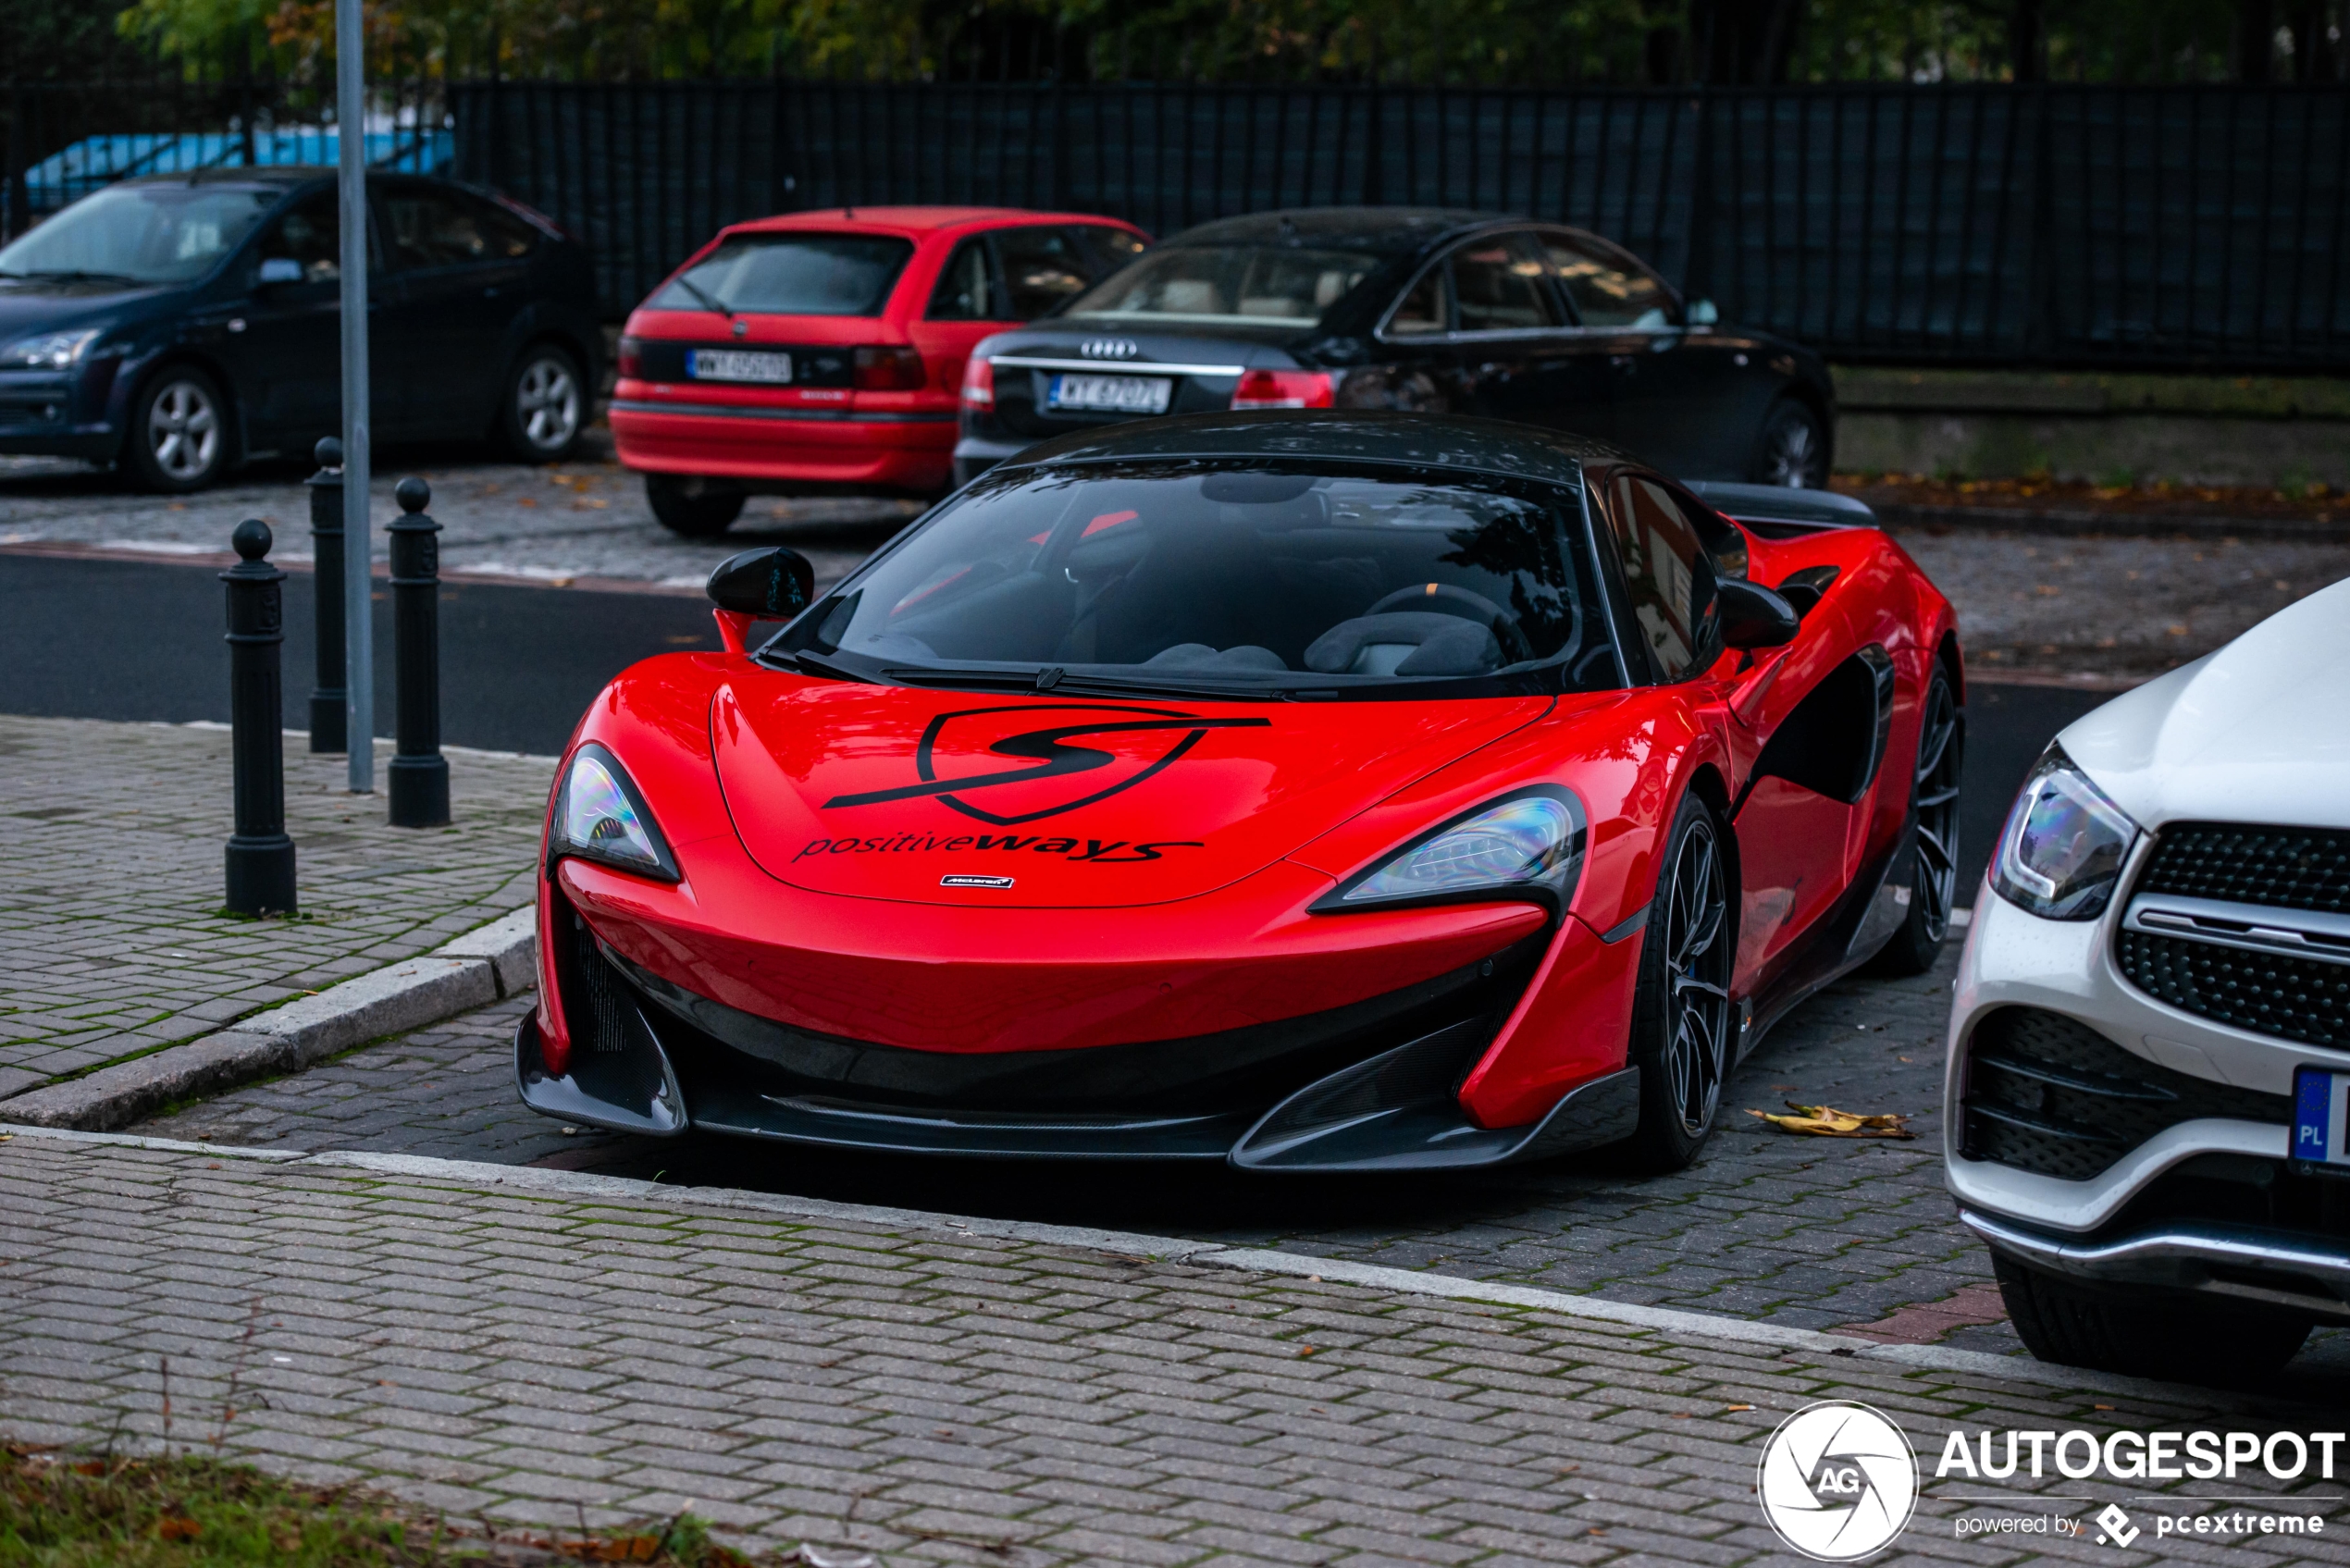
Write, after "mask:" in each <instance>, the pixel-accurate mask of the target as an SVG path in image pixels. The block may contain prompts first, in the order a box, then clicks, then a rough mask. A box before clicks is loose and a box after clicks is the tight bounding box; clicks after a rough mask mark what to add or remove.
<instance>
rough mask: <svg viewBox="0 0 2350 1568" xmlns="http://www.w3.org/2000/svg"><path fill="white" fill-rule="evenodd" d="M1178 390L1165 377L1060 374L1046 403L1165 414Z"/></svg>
mask: <svg viewBox="0 0 2350 1568" xmlns="http://www.w3.org/2000/svg"><path fill="white" fill-rule="evenodd" d="M1174 390H1175V383H1174V382H1172V381H1170V380H1169V379H1168V378H1167V377H1164V376H1056V377H1053V384H1052V386H1051V387H1050V388H1049V389H1047V390H1046V392H1045V407H1046V408H1075V409H1084V410H1087V411H1088V412H1091V413H1095V414H1165V413H1166V412H1167V400H1168V398H1169V396H1170V395H1171V394H1172V393H1173V392H1174Z"/></svg>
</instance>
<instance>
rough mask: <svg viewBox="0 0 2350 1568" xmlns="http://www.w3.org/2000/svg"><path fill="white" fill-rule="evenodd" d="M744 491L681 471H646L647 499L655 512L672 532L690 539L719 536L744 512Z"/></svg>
mask: <svg viewBox="0 0 2350 1568" xmlns="http://www.w3.org/2000/svg"><path fill="white" fill-rule="evenodd" d="M745 499H746V498H745V497H744V495H743V492H742V491H740V490H737V489H734V488H729V487H722V486H717V485H712V484H711V482H710V481H709V480H707V479H697V478H692V477H689V476H687V475H682V474H648V475H645V500H646V501H647V503H648V504H649V505H650V506H651V507H652V509H653V516H654V517H656V518H658V519H659V520H660V522H661V525H662V527H664V528H666V529H668V530H669V531H670V532H671V533H673V534H680V535H683V536H684V537H686V538H689V539H711V538H716V537H718V536H719V535H721V534H723V533H724V532H725V531H726V530H727V528H729V527H730V526H732V525H733V524H734V521H735V519H736V518H737V517H740V516H741V515H742V514H743V501H744V500H745Z"/></svg>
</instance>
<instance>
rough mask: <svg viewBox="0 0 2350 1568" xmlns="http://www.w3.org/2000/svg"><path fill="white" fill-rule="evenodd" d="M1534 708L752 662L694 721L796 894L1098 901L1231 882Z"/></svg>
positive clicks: (729, 792) (1524, 718)
mask: <svg viewBox="0 0 2350 1568" xmlns="http://www.w3.org/2000/svg"><path fill="white" fill-rule="evenodd" d="M1549 707H1550V701H1549V699H1548V698H1481V699H1478V700H1473V701H1447V702H1328V703H1321V702H1277V703H1219V702H1206V701H1190V700H1180V701H1158V700H1154V701H1147V702H1140V701H1137V702H1129V701H1124V700H1119V699H1105V698H1053V697H1035V698H1026V697H1004V696H988V695H983V694H980V693H973V692H957V691H933V690H923V689H914V688H909V687H903V686H874V685H849V684H847V683H843V682H837V681H820V680H809V679H805V678H802V677H799V676H796V675H785V674H767V673H761V674H759V675H755V676H750V677H747V678H742V679H737V680H735V681H730V682H727V683H725V684H723V685H720V687H719V688H718V692H717V697H716V700H715V703H714V705H713V707H712V709H711V743H712V747H713V748H714V751H715V754H716V760H717V767H718V778H719V784H720V785H721V787H722V788H723V789H724V792H725V796H726V807H727V809H728V811H729V812H731V813H732V815H733V817H734V821H735V829H736V833H739V834H741V836H742V841H743V847H744V848H745V849H747V850H748V851H749V853H750V856H751V858H753V859H754V860H756V861H758V863H759V864H760V866H761V869H763V870H766V871H767V872H768V874H770V875H771V876H774V877H778V878H780V879H782V880H783V881H785V882H787V883H791V884H793V885H794V886H796V887H803V888H807V889H809V890H810V891H811V892H818V893H837V894H847V895H856V896H860V897H867V898H895V899H907V900H912V901H916V902H921V903H930V904H953V905H963V906H981V907H1071V906H1078V907H1085V906H1093V907H1104V906H1111V905H1132V904H1157V903H1164V902H1167V901H1169V900H1170V899H1177V898H1189V897H1194V896H1195V895H1199V894H1203V893H1206V892H1208V891H1210V890H1212V889H1214V888H1218V887H1222V886H1224V885H1226V884H1228V883H1232V882H1236V881H1238V880H1239V879H1240V878H1242V877H1244V876H1247V875H1249V874H1250V873H1252V872H1254V871H1256V870H1262V869H1263V868H1264V867H1266V866H1268V865H1270V864H1271V863H1272V862H1273V861H1275V860H1278V859H1280V858H1281V857H1282V856H1284V855H1286V854H1288V853H1289V852H1290V851H1291V850H1293V849H1295V848H1297V847H1298V846H1300V845H1303V844H1305V843H1306V842H1307V841H1308V840H1311V839H1313V838H1316V837H1317V836H1318V835H1320V834H1322V833H1327V832H1328V831H1329V830H1330V828H1332V827H1334V826H1336V825H1337V824H1338V823H1340V822H1342V821H1345V820H1346V819H1348V818H1349V817H1352V816H1354V814H1355V813H1356V812H1358V811H1361V810H1363V809H1366V808H1367V807H1369V806H1371V805H1373V804H1375V803H1377V802H1378V801H1379V800H1381V799H1383V798H1385V797H1386V796H1390V795H1392V794H1393V793H1394V792H1395V791H1397V790H1399V789H1402V788H1404V786H1405V785H1407V784H1411V783H1413V782H1414V781H1415V780H1416V779H1419V778H1422V777H1424V776H1425V775H1427V774H1428V773H1429V772H1433V771H1435V770H1436V769H1438V768H1441V767H1442V766H1444V765H1445V764H1446V763H1448V762H1451V761H1453V760H1455V759H1458V758H1460V757H1462V756H1464V755H1466V753H1468V752H1470V751H1473V750H1475V749H1476V748H1478V747H1481V746H1485V745H1488V744H1490V742H1492V741H1494V740H1497V739H1499V738H1500V737H1501V736H1503V735H1507V734H1509V733H1510V732H1511V731H1513V730H1515V729H1517V728H1519V727H1520V726H1522V725H1525V724H1527V723H1529V722H1532V721H1533V720H1535V719H1537V718H1540V716H1541V715H1542V713H1543V712H1544V710H1547V709H1548V708H1549ZM950 876H970V877H1009V878H1010V879H1012V880H1011V885H1009V886H1008V887H996V886H986V885H965V886H950V885H944V884H942V882H941V879H942V878H945V877H950Z"/></svg>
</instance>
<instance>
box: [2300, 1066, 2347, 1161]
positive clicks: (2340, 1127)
mask: <svg viewBox="0 0 2350 1568" xmlns="http://www.w3.org/2000/svg"><path fill="white" fill-rule="evenodd" d="M2293 1162H2294V1164H2295V1165H2299V1166H2320V1167H2329V1168H2331V1169H2332V1170H2335V1171H2338V1172H2340V1173H2342V1174H2344V1175H2350V1072H2328V1071H2326V1070H2325V1069H2324V1068H2301V1069H2300V1070H2299V1071H2297V1072H2295V1073H2294V1075H2293Z"/></svg>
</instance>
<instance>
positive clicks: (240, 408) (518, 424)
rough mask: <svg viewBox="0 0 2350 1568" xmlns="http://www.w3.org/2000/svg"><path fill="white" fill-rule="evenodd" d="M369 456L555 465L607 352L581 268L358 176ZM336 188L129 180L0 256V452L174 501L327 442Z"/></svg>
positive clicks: (438, 182) (541, 233)
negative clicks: (403, 448) (402, 448)
mask: <svg viewBox="0 0 2350 1568" xmlns="http://www.w3.org/2000/svg"><path fill="white" fill-rule="evenodd" d="M367 185H368V202H369V205H370V208H371V209H372V216H373V228H374V242H373V244H372V246H371V247H370V252H369V253H370V255H371V257H372V258H373V259H372V261H371V263H370V265H369V272H368V285H367V286H368V305H367V314H368V318H369V319H368V359H369V372H370V374H369V382H370V387H371V391H372V397H371V400H370V401H371V402H372V404H373V408H372V414H373V427H374V429H373V433H374V436H375V438H376V439H377V441H379V442H383V441H397V440H409V439H419V438H451V437H453V438H478V437H485V436H487V437H492V438H501V439H502V440H503V442H504V443H505V445H506V446H507V447H508V448H509V449H510V450H512V451H513V452H514V453H515V455H517V456H519V457H521V458H524V459H525V460H526V461H539V462H545V461H551V460H553V459H556V458H561V457H564V456H567V455H568V454H569V453H570V452H571V451H572V450H573V448H574V447H575V445H576V444H577V442H578V439H579V432H580V428H581V426H584V425H585V424H587V420H588V418H589V417H590V414H591V413H592V399H593V397H594V394H595V389H596V388H597V386H598V381H597V375H598V362H599V360H600V356H601V352H602V346H603V337H602V333H601V331H600V327H598V324H597V314H596V290H595V280H594V277H593V275H592V274H591V273H590V271H589V270H588V265H587V253H586V252H585V251H584V250H582V249H581V248H580V246H578V245H577V244H575V243H574V242H573V241H570V240H569V239H566V238H565V237H564V236H563V233H562V232H561V231H560V230H559V229H557V228H555V226H554V225H553V224H552V223H550V222H549V221H548V220H547V219H546V218H544V217H541V216H539V215H538V214H537V213H534V212H532V211H530V210H529V209H528V208H526V207H524V206H522V205H520V204H516V203H513V202H508V201H504V200H502V199H501V198H499V197H496V196H493V195H490V194H489V193H487V192H484V191H475V190H472V189H470V188H468V187H465V186H462V185H458V184H455V183H453V182H451V181H449V180H445V179H430V178H426V177H421V176H391V175H384V176H371V177H370V178H369V179H368V181H367ZM340 233H341V226H340V216H339V207H338V204H337V197H336V191H335V180H334V171H333V170H332V169H326V168H298V167H285V168H240V169H226V170H213V171H207V172H204V173H200V174H194V175H174V176H168V177H155V178H150V179H130V180H124V181H122V182H121V183H119V184H115V185H109V186H107V187H105V189H104V190H101V191H96V192H95V193H93V194H92V195H89V196H86V197H84V198H83V199H82V200H80V201H79V202H76V203H75V204H73V205H71V206H69V207H68V208H66V209H65V210H64V211H62V212H60V213H58V214H57V215H56V216H54V217H52V218H50V219H48V220H47V221H46V222H44V223H43V224H41V225H39V226H38V227H37V228H32V229H31V230H30V231H28V232H27V233H26V234H25V235H24V236H23V237H22V238H20V239H19V240H17V241H15V242H14V243H12V244H10V245H8V246H7V247H6V249H0V452H9V453H36V454H43V455H49V456H58V457H79V458H87V459H90V460H92V461H93V462H97V463H115V464H118V466H120V467H121V468H122V469H123V470H125V471H126V472H127V473H129V474H130V475H133V476H135V477H136V478H138V479H140V480H142V481H143V482H144V483H145V484H146V485H147V486H148V487H149V488H154V489H158V490H167V491H185V490H193V489H197V488H202V487H203V486H204V485H207V484H210V483H212V482H213V481H214V480H216V479H217V478H219V477H220V476H221V475H223V474H225V473H226V472H228V471H229V469H230V468H231V467H233V466H234V465H235V464H237V463H241V462H243V461H247V460H250V459H253V458H259V457H267V456H271V455H274V454H278V453H295V454H299V453H304V452H307V451H309V449H310V446H311V444H312V443H313V442H315V440H316V439H317V438H319V437H321V436H326V435H331V434H334V433H336V432H337V430H338V429H339V428H340V424H341V406H342V392H341V377H342V371H341V365H342V344H341V316H342V307H341V272H342V241H341V238H340Z"/></svg>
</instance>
